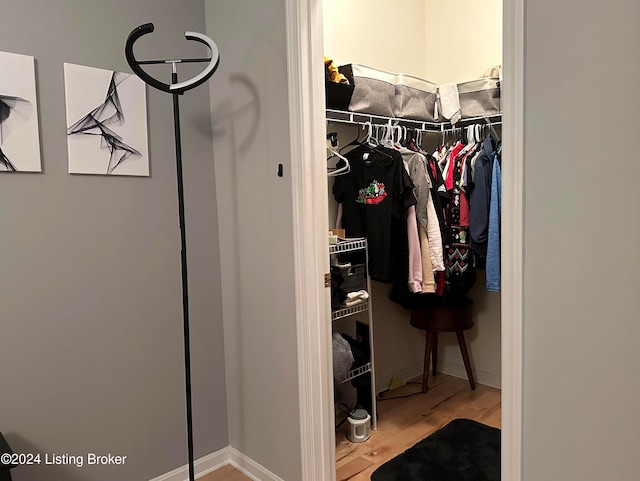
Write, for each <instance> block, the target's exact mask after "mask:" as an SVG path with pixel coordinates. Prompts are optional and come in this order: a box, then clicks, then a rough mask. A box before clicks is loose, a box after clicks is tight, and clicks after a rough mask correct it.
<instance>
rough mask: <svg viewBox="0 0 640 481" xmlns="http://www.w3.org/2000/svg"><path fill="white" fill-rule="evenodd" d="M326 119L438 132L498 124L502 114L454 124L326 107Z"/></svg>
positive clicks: (462, 120) (473, 118)
mask: <svg viewBox="0 0 640 481" xmlns="http://www.w3.org/2000/svg"><path fill="white" fill-rule="evenodd" d="M326 117H327V120H329V121H331V122H339V123H345V124H358V123H360V124H362V123H365V122H370V123H372V124H378V125H379V124H389V123H390V124H392V125H404V126H406V127H411V128H415V129H419V130H424V131H430V132H439V131H442V130H450V129H452V128H454V127H456V128H459V127H461V126H465V125H469V124H473V123H489V124H492V125H499V124H501V123H502V114H494V115H487V116H485V117H472V118H468V119H461V120H459V121H458V122H457V123H456V124H455V126H454V125H452V124H451V123H450V122H423V121H422V120H412V119H401V118H397V117H383V116H382V115H373V114H365V113H361V112H350V111H348V110H333V109H326Z"/></svg>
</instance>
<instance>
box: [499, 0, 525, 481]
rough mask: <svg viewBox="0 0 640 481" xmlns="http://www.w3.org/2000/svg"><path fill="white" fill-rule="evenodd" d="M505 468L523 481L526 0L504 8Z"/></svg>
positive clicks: (509, 1) (507, 478) (508, 0)
mask: <svg viewBox="0 0 640 481" xmlns="http://www.w3.org/2000/svg"><path fill="white" fill-rule="evenodd" d="M502 25H503V33H502V61H503V86H502V97H501V101H502V122H503V123H502V145H503V153H502V158H503V159H504V161H503V162H502V232H501V236H502V245H501V247H502V252H501V258H502V261H501V290H502V295H501V306H500V307H501V310H500V311H501V314H500V316H501V332H502V336H501V337H502V339H501V346H502V347H501V359H502V366H501V370H502V373H501V374H502V413H501V414H502V421H501V425H502V456H501V460H502V466H501V473H502V475H501V476H502V479H503V480H504V481H521V480H522V478H523V462H522V388H523V379H522V372H523V364H522V349H523V317H524V315H523V292H524V281H523V278H524V274H523V273H524V257H523V255H524V252H523V251H524V25H525V13H524V0H503V12H502Z"/></svg>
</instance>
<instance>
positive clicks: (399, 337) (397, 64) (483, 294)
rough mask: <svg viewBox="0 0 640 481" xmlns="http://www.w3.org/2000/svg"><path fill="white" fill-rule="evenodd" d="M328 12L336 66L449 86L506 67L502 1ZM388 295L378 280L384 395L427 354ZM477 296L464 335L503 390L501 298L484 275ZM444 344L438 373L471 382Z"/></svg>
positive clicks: (328, 48)
mask: <svg viewBox="0 0 640 481" xmlns="http://www.w3.org/2000/svg"><path fill="white" fill-rule="evenodd" d="M323 15H324V53H325V55H326V56H328V57H330V58H332V59H334V61H335V62H336V64H337V65H343V64H346V63H362V64H365V65H369V66H371V67H376V68H380V69H382V70H388V71H391V72H404V73H409V74H412V75H417V76H420V77H423V78H426V79H428V80H431V81H434V82H439V83H442V82H459V81H465V80H471V79H474V78H477V77H478V76H479V75H480V74H482V73H483V72H484V70H486V69H487V68H488V67H491V66H494V65H499V64H501V63H502V62H501V57H502V1H501V0H481V1H478V0H457V1H456V2H451V1H447V0H402V1H398V2H389V1H388V0H350V1H348V2H345V1H344V0H323ZM331 129H332V130H334V131H338V132H339V136H341V137H340V139H341V142H349V141H350V140H351V134H346V136H342V134H341V132H343V131H344V128H343V127H341V126H335V125H334V126H332V127H331ZM329 184H330V186H331V185H332V184H333V180H332V179H329ZM330 201H331V202H333V198H332V197H331V196H330ZM330 207H333V206H330ZM334 210H335V209H333V208H330V212H334ZM331 219H333V217H332V218H331ZM389 290H390V287H389V286H387V285H384V284H380V283H374V288H373V292H372V295H373V316H374V325H375V326H376V327H375V353H376V383H377V386H378V389H379V390H382V389H385V388H386V387H387V385H388V384H389V380H390V379H391V377H392V376H394V375H399V376H401V377H403V378H404V379H407V378H409V377H412V376H416V375H418V374H420V373H421V372H422V363H423V356H424V337H425V336H424V332H422V331H419V330H417V329H415V328H413V327H411V326H410V325H409V311H407V310H404V309H402V308H401V307H400V306H399V305H397V304H395V303H393V302H391V301H389V299H388V294H389ZM470 297H472V298H473V299H474V301H475V307H474V309H475V318H476V325H475V326H474V328H473V329H471V330H469V331H467V332H466V333H465V337H466V339H467V343H468V346H469V351H470V356H471V363H472V366H473V368H474V371H475V376H476V380H477V381H478V382H480V383H482V384H488V385H492V386H496V387H499V386H500V294H499V293H489V292H487V291H486V290H485V280H484V271H478V280H477V282H476V285H475V286H474V288H473V289H472V291H471V293H470ZM439 340H440V345H439V356H438V357H439V359H438V360H439V363H438V364H439V369H440V370H442V371H443V372H446V373H449V374H453V375H456V376H460V377H466V375H465V371H464V365H463V363H462V358H461V355H460V350H459V348H458V344H457V342H456V340H455V336H454V335H453V334H452V335H450V336H449V335H446V334H445V335H441V336H440V338H439Z"/></svg>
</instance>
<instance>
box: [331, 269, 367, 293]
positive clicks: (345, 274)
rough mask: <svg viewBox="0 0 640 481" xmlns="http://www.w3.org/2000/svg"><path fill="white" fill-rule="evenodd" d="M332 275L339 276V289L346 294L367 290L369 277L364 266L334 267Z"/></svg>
mask: <svg viewBox="0 0 640 481" xmlns="http://www.w3.org/2000/svg"><path fill="white" fill-rule="evenodd" d="M331 272H332V274H337V275H338V279H340V276H341V278H342V279H341V281H339V282H338V284H339V288H340V289H341V290H342V291H344V292H355V291H359V290H362V289H366V288H367V275H366V268H365V265H364V264H353V265H349V266H344V267H342V266H332V267H331Z"/></svg>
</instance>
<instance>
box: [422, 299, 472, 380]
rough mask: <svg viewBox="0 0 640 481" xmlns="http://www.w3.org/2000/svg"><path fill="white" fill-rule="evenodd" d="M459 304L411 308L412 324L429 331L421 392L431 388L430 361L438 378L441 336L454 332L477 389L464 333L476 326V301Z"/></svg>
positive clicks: (468, 372)
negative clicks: (474, 309) (474, 308)
mask: <svg viewBox="0 0 640 481" xmlns="http://www.w3.org/2000/svg"><path fill="white" fill-rule="evenodd" d="M463 301H464V302H461V303H460V304H459V305H455V306H445V305H443V306H437V307H424V308H419V309H411V320H410V322H411V325H412V326H413V327H415V328H416V329H421V330H423V331H426V333H427V339H426V341H425V346H424V371H423V373H422V392H427V390H428V389H429V386H428V383H429V361H430V360H431V362H432V363H433V375H434V376H435V375H436V367H437V365H438V333H439V332H455V333H456V337H457V338H458V345H459V346H460V352H461V353H462V361H463V362H464V368H465V369H466V371H467V377H468V378H469V384H470V386H471V389H472V390H473V389H475V388H476V383H475V381H474V380H473V372H472V371H471V362H470V361H469V352H468V351H467V344H466V342H465V340H464V331H466V330H467V329H470V328H472V327H473V316H472V306H473V301H472V300H471V299H467V298H465V299H464V300H463Z"/></svg>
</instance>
